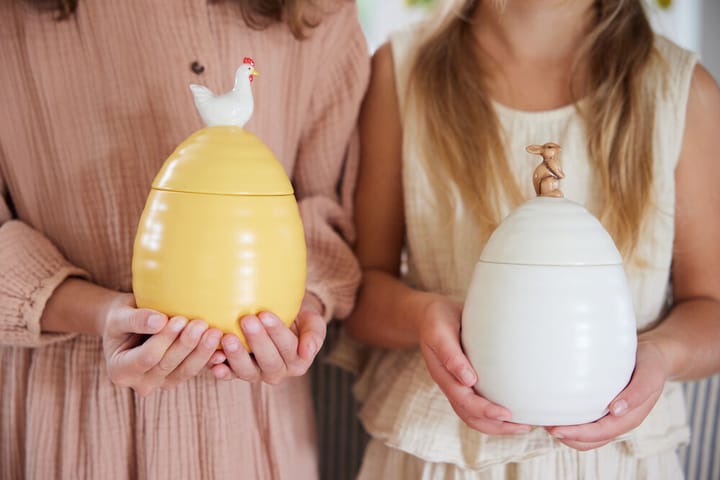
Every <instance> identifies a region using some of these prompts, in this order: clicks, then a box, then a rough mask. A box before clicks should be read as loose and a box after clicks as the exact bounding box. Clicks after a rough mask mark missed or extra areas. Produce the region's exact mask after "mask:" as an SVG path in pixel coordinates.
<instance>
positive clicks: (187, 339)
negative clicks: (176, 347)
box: [180, 332, 199, 350]
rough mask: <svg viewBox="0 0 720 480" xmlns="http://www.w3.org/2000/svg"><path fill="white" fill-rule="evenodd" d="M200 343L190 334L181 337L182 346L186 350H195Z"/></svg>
mask: <svg viewBox="0 0 720 480" xmlns="http://www.w3.org/2000/svg"><path fill="white" fill-rule="evenodd" d="M198 341H199V339H198V338H193V337H192V335H190V333H189V332H183V334H182V335H180V345H182V346H183V347H184V348H185V349H186V350H192V349H193V348H195V345H197V343H198Z"/></svg>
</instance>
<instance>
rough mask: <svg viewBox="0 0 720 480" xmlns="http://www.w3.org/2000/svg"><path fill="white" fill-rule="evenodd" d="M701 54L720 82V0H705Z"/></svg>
mask: <svg viewBox="0 0 720 480" xmlns="http://www.w3.org/2000/svg"><path fill="white" fill-rule="evenodd" d="M700 55H701V56H702V62H703V65H705V67H706V68H707V69H708V70H710V73H712V74H713V76H714V77H715V80H716V81H718V82H720V1H718V0H705V1H704V2H703V6H702V34H701V35H700Z"/></svg>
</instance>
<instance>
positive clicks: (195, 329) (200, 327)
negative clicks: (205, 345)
mask: <svg viewBox="0 0 720 480" xmlns="http://www.w3.org/2000/svg"><path fill="white" fill-rule="evenodd" d="M207 327H208V326H207V323H205V322H197V323H195V324H194V325H193V326H192V329H191V330H190V338H192V339H193V340H197V339H198V338H200V336H201V335H202V334H203V333H204V332H205V330H207Z"/></svg>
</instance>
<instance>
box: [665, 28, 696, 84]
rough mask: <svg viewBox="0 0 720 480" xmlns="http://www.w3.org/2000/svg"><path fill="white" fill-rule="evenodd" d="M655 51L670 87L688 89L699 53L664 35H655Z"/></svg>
mask: <svg viewBox="0 0 720 480" xmlns="http://www.w3.org/2000/svg"><path fill="white" fill-rule="evenodd" d="M655 52H656V54H657V56H656V58H657V59H659V60H660V61H659V62H658V63H659V65H657V66H659V67H660V72H661V74H662V76H663V77H664V78H665V80H666V81H667V82H669V85H668V87H669V88H670V89H674V88H678V87H684V88H685V89H687V87H688V86H689V80H690V77H691V76H692V73H693V69H694V67H695V65H696V64H697V62H698V59H699V55H698V54H697V53H696V52H693V51H690V50H687V49H686V48H683V47H681V46H680V45H678V44H677V43H675V42H673V41H672V40H670V39H668V38H667V37H665V36H663V35H655Z"/></svg>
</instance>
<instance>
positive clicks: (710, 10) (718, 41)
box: [648, 0, 720, 79]
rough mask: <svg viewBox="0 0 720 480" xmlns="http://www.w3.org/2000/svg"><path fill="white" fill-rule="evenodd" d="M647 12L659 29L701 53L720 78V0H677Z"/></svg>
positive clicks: (715, 74) (679, 42)
mask: <svg viewBox="0 0 720 480" xmlns="http://www.w3.org/2000/svg"><path fill="white" fill-rule="evenodd" d="M648 11H649V12H650V19H651V21H652V23H653V26H654V27H655V29H656V30H657V31H658V32H660V33H662V34H663V35H665V36H667V37H668V38H670V39H671V40H673V41H675V42H676V43H678V44H679V45H681V46H683V47H685V48H687V49H688V50H693V51H695V52H698V53H700V57H701V61H702V63H703V65H704V66H705V67H706V68H707V69H708V70H709V71H710V73H712V74H713V76H714V77H715V78H716V79H720V1H718V0H674V1H673V3H672V6H671V7H670V8H669V9H667V10H660V9H658V8H655V7H652V8H649V9H648Z"/></svg>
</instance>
